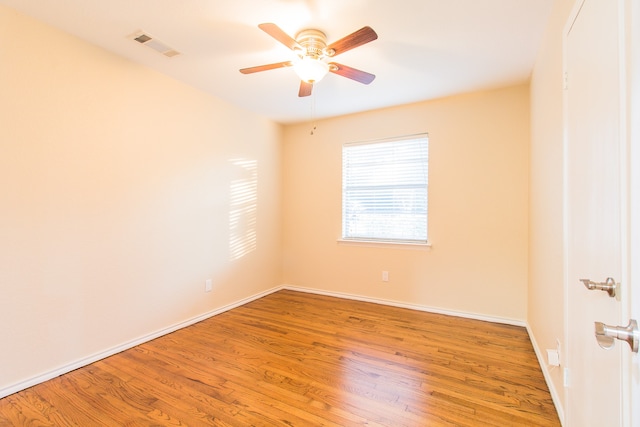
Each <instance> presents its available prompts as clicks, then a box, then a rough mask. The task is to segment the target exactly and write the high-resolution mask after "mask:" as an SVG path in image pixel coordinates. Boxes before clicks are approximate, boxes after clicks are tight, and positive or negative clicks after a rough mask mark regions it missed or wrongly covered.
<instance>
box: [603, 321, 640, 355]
mask: <svg viewBox="0 0 640 427" xmlns="http://www.w3.org/2000/svg"><path fill="white" fill-rule="evenodd" d="M595 326H596V340H597V341H598V345H599V346H600V347H602V348H604V349H605V350H608V349H610V348H613V346H614V344H615V340H617V339H618V340H621V341H626V342H627V343H628V344H629V347H631V351H633V352H634V353H637V352H638V348H639V347H640V330H639V329H638V322H636V321H635V320H634V319H631V320H630V321H629V324H628V325H627V326H609V325H605V324H604V323H602V322H596V325H595Z"/></svg>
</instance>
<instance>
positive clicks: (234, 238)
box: [229, 159, 258, 261]
mask: <svg viewBox="0 0 640 427" xmlns="http://www.w3.org/2000/svg"><path fill="white" fill-rule="evenodd" d="M229 162H230V163H231V164H232V165H233V166H236V167H237V168H239V172H237V173H238V174H239V175H240V178H238V179H234V180H233V181H231V185H230V190H231V201H230V206H229V231H230V235H229V254H230V258H231V260H232V261H234V260H237V259H240V258H242V257H244V256H245V255H247V254H249V253H250V252H252V251H254V250H255V249H256V242H257V237H258V236H257V224H256V223H257V210H258V162H257V160H249V159H231V160H229Z"/></svg>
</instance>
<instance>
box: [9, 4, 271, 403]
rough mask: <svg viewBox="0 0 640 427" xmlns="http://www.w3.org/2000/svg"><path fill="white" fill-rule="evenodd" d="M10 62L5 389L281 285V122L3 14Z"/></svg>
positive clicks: (23, 18) (46, 29)
mask: <svg viewBox="0 0 640 427" xmlns="http://www.w3.org/2000/svg"><path fill="white" fill-rule="evenodd" d="M0 64H1V65H0V94H1V95H0V347H1V348H2V350H1V351H0V392H1V391H2V390H3V388H4V389H5V390H7V389H8V387H9V386H13V385H15V384H17V383H20V382H21V381H24V380H26V379H29V378H32V377H34V376H37V375H40V374H43V373H47V372H51V371H52V370H55V369H58V368H60V367H61V366H65V365H68V364H70V363H73V362H76V361H78V360H82V359H83V358H86V357H89V356H91V355H93V354H96V353H99V352H101V351H105V350H107V349H110V348H114V347H116V346H118V345H121V344H123V343H126V342H129V341H130V340H134V339H137V338H139V337H142V336H145V335H147V334H150V333H153V332H155V331H158V330H161V329H162V328H166V327H169V326H171V325H174V324H176V323H178V322H181V321H185V320H187V319H190V318H193V317H194V316H198V315H201V314H203V313H207V312H210V311H212V310H215V309H216V308H218V307H222V306H223V305H225V304H229V303H231V302H237V301H239V300H241V299H242V298H246V297H250V296H252V295H255V294H257V293H260V292H263V291H265V290H267V289H271V288H272V287H274V286H278V285H280V283H281V281H282V279H281V231H280V227H279V224H280V188H281V187H280V170H281V167H280V149H279V147H280V140H281V128H280V127H279V126H278V125H275V124H273V123H271V122H269V121H267V120H265V119H263V118H260V117H258V116H255V115H252V114H250V113H248V112H246V111H241V110H239V109H236V108H234V107H232V106H230V105H228V104H225V103H222V102H221V101H219V100H216V99H214V98H211V97H209V96H207V95H205V94H204V93H202V92H198V91H196V90H194V89H192V88H190V87H188V86H185V85H183V84H181V83H178V82H176V81H174V80H172V79H169V78H167V77H165V76H163V75H161V74H157V73H155V72H152V71H150V70H148V69H146V68H143V67H140V66H138V65H135V64H133V63H131V62H128V61H126V60H124V59H122V58H120V57H117V56H115V55H112V54H110V53H108V52H105V51H103V50H101V49H98V48H96V47H94V46H92V45H89V44H86V43H84V42H81V41H79V40H78V39H75V38H73V37H71V36H68V35H66V34H63V33H61V32H59V31H57V30H54V29H51V28H50V27H47V26H44V25H42V24H39V23H37V22H35V21H33V20H31V19H30V18H26V17H24V16H22V15H19V14H17V13H15V12H13V11H12V10H11V9H7V8H5V7H4V6H0ZM243 189H245V190H246V191H248V193H249V194H250V195H253V196H256V204H257V206H256V209H257V210H256V211H255V212H256V213H255V214H253V213H252V211H251V210H250V206H242V205H238V204H237V203H236V202H234V198H233V196H234V194H236V195H238V193H239V192H240V191H244V190H243ZM236 208H237V209H239V212H240V215H239V221H238V224H237V226H235V227H234V228H232V227H231V226H232V224H231V221H230V211H231V210H232V209H236ZM252 218H253V219H256V218H257V223H256V225H255V226H254V225H252V221H251V219H252ZM254 231H255V232H256V240H255V241H254V240H252V238H251V236H252V233H253V232H254ZM231 247H234V248H239V249H240V251H239V252H238V253H236V252H232V251H231V249H230V248H231ZM234 254H235V255H234ZM232 258H233V259H232ZM207 278H211V279H213V287H214V289H213V292H211V293H205V292H204V282H205V279H207Z"/></svg>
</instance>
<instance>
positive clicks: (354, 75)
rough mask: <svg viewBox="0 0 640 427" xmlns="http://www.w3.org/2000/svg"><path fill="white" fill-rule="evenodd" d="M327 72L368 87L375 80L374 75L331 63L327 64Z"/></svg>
mask: <svg viewBox="0 0 640 427" xmlns="http://www.w3.org/2000/svg"><path fill="white" fill-rule="evenodd" d="M329 71H331V72H332V73H334V74H338V75H339V76H342V77H346V78H348V79H351V80H355V81H357V82H360V83H363V84H366V85H368V84H369V83H371V82H372V81H373V79H375V78H376V76H375V75H373V74H370V73H367V72H366V71H361V70H357V69H355V68H351V67H347V66H346V65H342V64H338V63H336V62H331V63H330V64H329Z"/></svg>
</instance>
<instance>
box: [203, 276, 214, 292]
mask: <svg viewBox="0 0 640 427" xmlns="http://www.w3.org/2000/svg"><path fill="white" fill-rule="evenodd" d="M212 287H213V285H212V282H211V279H207V280H205V281H204V291H205V292H211V288H212Z"/></svg>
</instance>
